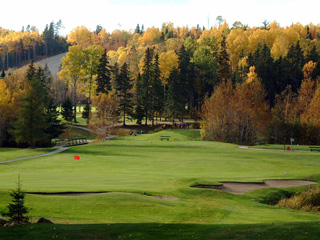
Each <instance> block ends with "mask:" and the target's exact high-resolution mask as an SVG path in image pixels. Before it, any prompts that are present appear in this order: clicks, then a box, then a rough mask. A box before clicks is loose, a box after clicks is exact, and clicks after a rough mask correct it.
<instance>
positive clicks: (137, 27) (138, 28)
mask: <svg viewBox="0 0 320 240" xmlns="http://www.w3.org/2000/svg"><path fill="white" fill-rule="evenodd" d="M134 32H135V33H141V31H140V25H139V23H138V24H137V26H136V29H135V30H134Z"/></svg>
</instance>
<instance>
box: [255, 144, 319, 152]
mask: <svg viewBox="0 0 320 240" xmlns="http://www.w3.org/2000/svg"><path fill="white" fill-rule="evenodd" d="M288 147H290V149H291V148H292V150H293V151H296V150H298V151H310V147H319V146H311V145H310V146H308V145H292V146H291V145H290V144H286V145H285V147H284V145H283V144H282V145H280V144H266V145H255V146H250V147H249V148H261V149H277V150H284V148H285V150H286V151H287V148H288Z"/></svg>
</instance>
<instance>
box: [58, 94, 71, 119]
mask: <svg viewBox="0 0 320 240" xmlns="http://www.w3.org/2000/svg"><path fill="white" fill-rule="evenodd" d="M73 114H74V112H73V104H72V101H71V99H70V98H69V97H68V98H67V99H66V100H65V101H64V102H63V103H62V111H61V115H62V117H63V118H64V120H66V121H67V122H71V121H72V119H73V117H74V116H73Z"/></svg>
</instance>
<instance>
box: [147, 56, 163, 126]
mask: <svg viewBox="0 0 320 240" xmlns="http://www.w3.org/2000/svg"><path fill="white" fill-rule="evenodd" d="M160 74H161V72H160V68H159V55H158V54H157V53H156V54H155V55H154V61H153V63H152V74H151V75H152V76H151V85H150V97H151V98H150V116H149V118H150V119H151V120H152V125H154V117H155V114H156V113H161V112H162V109H163V87H162V83H161V78H160Z"/></svg>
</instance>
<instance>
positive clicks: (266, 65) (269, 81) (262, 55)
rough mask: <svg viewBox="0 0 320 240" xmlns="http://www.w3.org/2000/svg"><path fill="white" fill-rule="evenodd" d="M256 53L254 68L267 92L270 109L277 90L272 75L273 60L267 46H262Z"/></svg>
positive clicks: (274, 78)
mask: <svg viewBox="0 0 320 240" xmlns="http://www.w3.org/2000/svg"><path fill="white" fill-rule="evenodd" d="M257 52H258V53H257V54H255V57H256V59H255V64H254V66H255V67H256V73H257V74H258V76H259V77H260V79H261V82H262V84H263V86H264V88H265V89H266V90H267V93H268V100H269V105H270V107H272V106H273V104H274V98H275V94H276V91H275V89H276V88H277V86H276V81H275V80H276V77H275V74H274V73H275V66H274V59H273V57H272V56H271V51H270V48H269V47H268V46H267V44H264V45H263V47H262V49H261V50H259V51H257Z"/></svg>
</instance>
